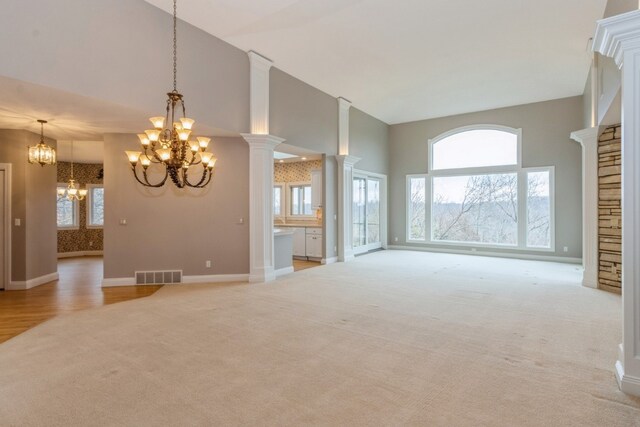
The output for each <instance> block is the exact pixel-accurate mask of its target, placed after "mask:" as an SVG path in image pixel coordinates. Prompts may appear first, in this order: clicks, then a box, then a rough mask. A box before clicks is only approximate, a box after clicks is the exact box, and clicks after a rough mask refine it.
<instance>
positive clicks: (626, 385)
mask: <svg viewBox="0 0 640 427" xmlns="http://www.w3.org/2000/svg"><path fill="white" fill-rule="evenodd" d="M616 381H618V387H620V391H622V392H623V393H626V394H631V395H633V396H640V378H638V377H632V376H630V375H626V374H625V373H624V366H623V365H622V362H621V361H620V360H618V361H617V362H616Z"/></svg>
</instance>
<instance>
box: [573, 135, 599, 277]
mask: <svg viewBox="0 0 640 427" xmlns="http://www.w3.org/2000/svg"><path fill="white" fill-rule="evenodd" d="M599 135H600V128H599V127H592V128H587V129H582V130H577V131H575V132H571V139H573V140H575V141H578V142H579V143H580V145H581V146H582V266H583V267H584V273H583V276H582V285H583V286H587V287H589V288H598V265H599V264H598V263H599V261H598V136H599Z"/></svg>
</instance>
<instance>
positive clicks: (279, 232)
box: [273, 228, 293, 236]
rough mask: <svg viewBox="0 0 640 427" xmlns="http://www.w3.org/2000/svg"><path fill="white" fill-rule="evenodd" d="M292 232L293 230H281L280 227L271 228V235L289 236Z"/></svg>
mask: <svg viewBox="0 0 640 427" xmlns="http://www.w3.org/2000/svg"><path fill="white" fill-rule="evenodd" d="M292 234H293V231H291V230H283V229H281V228H274V229H273V235H274V236H290V235H292Z"/></svg>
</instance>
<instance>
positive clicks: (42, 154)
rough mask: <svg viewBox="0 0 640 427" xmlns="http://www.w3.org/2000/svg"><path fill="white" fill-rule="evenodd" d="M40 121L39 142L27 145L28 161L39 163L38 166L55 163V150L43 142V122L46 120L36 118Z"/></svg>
mask: <svg viewBox="0 0 640 427" xmlns="http://www.w3.org/2000/svg"><path fill="white" fill-rule="evenodd" d="M38 123H40V143H39V144H38V145H34V146H31V147H29V163H39V164H40V166H44V165H55V164H56V150H55V148H53V147H50V146H48V145H47V144H45V143H44V124H45V123H47V121H46V120H38Z"/></svg>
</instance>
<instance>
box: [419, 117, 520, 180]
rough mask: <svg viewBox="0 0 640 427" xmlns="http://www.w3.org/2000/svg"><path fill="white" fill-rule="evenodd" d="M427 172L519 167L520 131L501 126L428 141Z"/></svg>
mask: <svg viewBox="0 0 640 427" xmlns="http://www.w3.org/2000/svg"><path fill="white" fill-rule="evenodd" d="M429 146H430V147H431V150H430V156H429V157H430V160H431V167H430V170H444V169H463V168H478V167H490V166H517V165H519V164H520V161H519V158H520V155H519V153H520V130H519V129H511V128H505V127H497V126H493V127H489V126H483V127H481V128H477V127H474V128H459V129H455V130H454V131H451V132H447V133H445V134H443V135H440V136H439V137H437V138H435V139H433V140H431V141H429Z"/></svg>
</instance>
